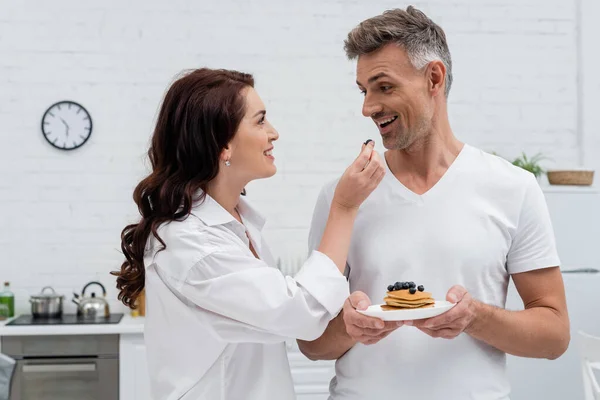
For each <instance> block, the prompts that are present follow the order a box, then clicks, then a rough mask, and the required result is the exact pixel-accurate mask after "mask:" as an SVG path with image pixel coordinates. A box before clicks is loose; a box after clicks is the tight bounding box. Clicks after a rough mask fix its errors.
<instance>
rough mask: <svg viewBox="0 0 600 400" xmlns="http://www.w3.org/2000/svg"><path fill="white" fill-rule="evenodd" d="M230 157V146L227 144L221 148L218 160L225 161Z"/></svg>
mask: <svg viewBox="0 0 600 400" xmlns="http://www.w3.org/2000/svg"><path fill="white" fill-rule="evenodd" d="M230 159H231V146H229V145H227V146H225V148H224V149H223V150H221V155H220V156H219V161H221V162H226V161H229V160H230Z"/></svg>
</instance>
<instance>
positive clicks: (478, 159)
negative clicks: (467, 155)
mask: <svg viewBox="0 0 600 400" xmlns="http://www.w3.org/2000/svg"><path fill="white" fill-rule="evenodd" d="M470 147H471V151H472V153H473V158H472V164H471V165H470V166H469V168H470V170H471V172H472V173H473V175H474V176H479V177H481V178H482V179H485V180H486V181H489V182H496V183H501V182H504V183H510V185H511V186H512V185H517V186H523V185H525V186H526V185H528V184H530V183H531V181H532V180H535V178H534V176H533V174H532V173H531V172H529V171H527V170H525V169H523V168H521V167H518V166H516V165H513V164H512V163H511V162H510V161H508V160H507V159H505V158H503V157H501V156H499V155H497V154H494V153H489V152H487V151H484V150H482V149H479V148H477V147H474V146H470Z"/></svg>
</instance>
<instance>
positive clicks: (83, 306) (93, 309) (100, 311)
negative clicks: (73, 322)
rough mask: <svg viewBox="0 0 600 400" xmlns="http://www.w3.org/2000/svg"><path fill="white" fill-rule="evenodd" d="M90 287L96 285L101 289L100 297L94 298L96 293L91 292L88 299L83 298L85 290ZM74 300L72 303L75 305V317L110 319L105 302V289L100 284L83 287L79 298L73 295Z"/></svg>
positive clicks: (75, 294) (92, 283)
mask: <svg viewBox="0 0 600 400" xmlns="http://www.w3.org/2000/svg"><path fill="white" fill-rule="evenodd" d="M90 285H98V286H100V287H101V288H102V297H96V293H95V292H92V294H91V296H90V297H86V296H85V290H86V289H87V288H88V286H90ZM73 295H74V296H75V298H74V299H73V303H75V304H77V315H78V316H81V317H84V318H108V317H110V308H109V306H108V302H107V301H106V299H105V297H106V289H105V288H104V286H103V285H102V284H101V283H100V282H90V283H88V284H87V285H85V286H84V287H83V290H82V291H81V296H79V295H78V294H77V293H73Z"/></svg>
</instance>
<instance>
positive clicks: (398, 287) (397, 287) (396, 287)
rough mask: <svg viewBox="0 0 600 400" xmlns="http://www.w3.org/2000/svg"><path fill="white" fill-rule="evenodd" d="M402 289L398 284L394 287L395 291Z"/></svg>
mask: <svg viewBox="0 0 600 400" xmlns="http://www.w3.org/2000/svg"><path fill="white" fill-rule="evenodd" d="M400 289H402V285H398V283H396V284H395V285H394V290H400Z"/></svg>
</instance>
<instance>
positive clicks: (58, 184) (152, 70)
mask: <svg viewBox="0 0 600 400" xmlns="http://www.w3.org/2000/svg"><path fill="white" fill-rule="evenodd" d="M576 1H577V0H502V1H501V0H452V1H448V0H443V1H442V0H435V1H428V2H424V1H418V2H416V3H415V5H417V6H418V7H420V8H422V9H423V10H424V11H426V12H427V13H428V14H429V15H430V16H431V17H432V18H434V20H436V21H438V22H439V23H440V24H441V25H442V27H443V28H444V29H445V30H446V33H447V36H448V39H449V43H450V48H451V52H452V56H453V61H454V75H455V83H454V87H453V89H452V92H451V98H450V113H451V121H452V124H453V127H454V130H455V133H456V134H457V135H458V136H459V137H460V138H461V139H463V140H465V141H467V142H469V143H471V144H473V145H476V146H480V147H482V148H484V149H486V150H494V151H497V152H498V153H500V154H503V155H506V156H509V157H513V156H515V155H517V154H518V153H519V152H520V151H522V150H525V151H527V152H529V153H535V152H538V151H541V152H543V153H545V154H547V155H548V156H549V157H551V158H552V159H553V160H554V162H555V163H556V164H557V165H565V164H577V163H578V161H579V160H578V154H579V153H578V147H577V144H578V137H577V118H578V110H579V108H578V94H577V71H578V64H577V52H576V46H575V44H576V40H577V35H576V32H577V29H576V28H577V15H576V10H577V7H576ZM584 1H592V0H584ZM405 5H406V4H401V3H398V2H397V1H390V0H378V1H359V0H347V1H342V0H305V1H295V2H291V1H275V0H271V1H267V0H262V1H260V0H254V1H247V0H246V1H239V0H222V1H219V2H208V1H206V2H204V1H203V2H200V1H184V0H171V1H169V2H167V1H159V0H152V1H149V0H145V1H141V0H137V1H127V2H124V1H117V0H104V1H101V2H100V1H97V2H81V1H68V0H55V1H51V2H48V1H42V0H37V1H27V2H22V1H16V0H14V1H10V0H0V137H1V138H2V145H1V146H0V168H1V169H2V171H3V173H2V179H1V180H0V207H1V208H0V210H1V211H0V213H1V214H0V215H1V221H2V225H3V226H2V228H3V229H2V230H1V231H0V254H2V255H3V257H2V258H3V261H2V262H1V264H0V265H1V267H0V280H10V281H11V282H12V283H13V286H14V289H15V292H16V293H17V296H18V298H17V309H18V311H20V312H25V311H27V309H28V303H27V297H28V294H29V293H35V292H37V291H39V290H40V289H41V288H42V286H44V285H48V284H50V285H53V286H54V287H55V288H56V289H57V290H59V291H60V292H62V293H64V294H65V295H67V296H68V298H70V293H72V292H73V291H74V290H75V291H79V290H80V289H81V287H82V286H83V285H84V284H85V283H86V282H88V281H90V280H95V279H98V280H100V281H102V282H104V283H105V284H106V285H107V287H108V288H109V289H110V292H111V297H112V298H114V295H115V289H114V280H113V279H112V278H111V277H110V276H109V275H108V272H109V271H110V270H113V269H115V268H117V267H118V266H119V265H120V263H121V255H120V252H119V235H120V231H121V229H122V228H123V226H124V225H125V224H126V223H128V222H131V221H134V220H135V219H136V210H135V207H134V204H133V201H132V200H131V194H132V190H133V187H134V186H135V184H136V183H137V181H138V180H139V179H140V178H141V177H142V176H143V175H144V172H145V164H144V157H145V151H146V148H147V144H148V138H149V135H150V133H151V129H152V124H153V120H154V117H155V114H156V111H157V107H158V104H159V101H160V99H161V97H162V95H163V93H164V90H165V89H166V87H167V85H168V83H169V82H170V81H171V80H172V78H173V77H174V75H175V74H176V73H177V72H179V71H180V70H181V69H184V68H194V67H200V66H211V67H224V68H236V69H240V70H243V71H247V72H251V73H253V74H255V78H256V83H257V85H256V86H257V90H258V91H259V93H260V94H261V96H262V97H263V99H264V101H265V103H266V105H267V108H268V110H269V116H270V119H271V121H272V122H273V124H274V125H275V127H276V128H277V129H278V130H279V132H280V134H281V138H280V140H279V142H278V143H277V144H276V157H277V164H278V166H279V173H278V175H277V176H276V177H274V178H272V179H270V180H266V181H260V182H255V183H253V184H252V185H251V186H250V187H249V188H248V189H249V190H248V191H249V198H250V199H252V200H254V201H255V203H256V204H257V205H258V207H259V208H261V209H262V210H264V212H265V214H266V215H267V216H268V217H269V219H270V223H268V225H267V228H266V234H267V235H268V237H269V239H270V240H271V242H272V247H273V252H274V253H275V254H276V255H284V254H299V253H302V252H303V251H304V249H305V246H306V245H305V243H306V236H307V229H308V225H309V221H310V217H311V212H312V207H313V204H314V200H315V198H316V195H317V192H318V190H319V188H320V187H321V185H322V184H323V183H324V182H326V181H327V180H329V179H330V178H333V177H335V176H337V175H338V174H339V173H340V172H341V171H342V170H343V169H344V168H345V167H346V165H347V164H348V163H349V162H350V160H351V159H353V158H354V156H355V154H356V153H357V151H358V150H359V148H360V143H361V142H362V141H364V140H365V139H367V138H375V139H377V132H376V130H375V129H374V127H373V125H372V123H371V122H370V121H368V120H367V119H365V118H363V117H362V116H361V100H362V97H361V95H360V94H359V92H358V90H357V89H356V87H355V84H354V80H355V77H354V64H353V63H351V62H348V61H346V59H345V56H344V53H343V50H342V41H343V39H344V38H345V35H346V33H347V32H348V31H349V30H350V29H351V28H352V27H354V26H355V25H356V24H357V23H358V22H360V21H361V20H363V19H365V18H367V17H369V16H372V15H375V14H378V13H380V12H381V11H383V10H385V9H387V8H392V7H397V6H405ZM592 47H593V45H591V44H590V45H589V46H588V50H590V52H591V51H592V50H593V49H592ZM63 99H71V100H74V101H77V102H80V103H82V104H83V105H84V106H85V107H86V108H87V109H88V110H89V111H90V113H91V115H92V119H93V122H94V131H93V134H92V137H91V139H90V141H89V142H88V143H87V144H86V145H84V146H83V147H82V148H81V149H78V150H76V151H74V152H60V151H57V150H55V149H54V148H52V147H50V146H49V145H48V144H47V143H46V142H45V141H44V139H43V137H42V135H41V133H40V128H39V126H40V119H41V117H42V114H43V113H44V111H45V109H46V107H48V106H49V105H50V104H52V103H54V102H56V101H58V100H63ZM596 100H597V97H596ZM596 114H597V113H596ZM588 136H589V137H592V136H593V135H592V134H591V133H590V134H589V135H588ZM586 137H587V136H586ZM590 140H591V141H594V140H595V142H594V144H595V146H596V147H595V148H596V149H597V148H599V147H600V143H598V140H597V139H594V138H592V139H590ZM378 147H379V148H380V149H381V147H380V146H378ZM586 155H587V157H588V159H589V160H592V159H593V158H594V157H593V156H594V152H593V149H592V150H589V149H588V150H586ZM113 304H114V306H115V309H117V308H116V307H117V303H116V302H113ZM73 307H74V305H73V304H69V305H68V308H67V311H73V309H74V308H73Z"/></svg>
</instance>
